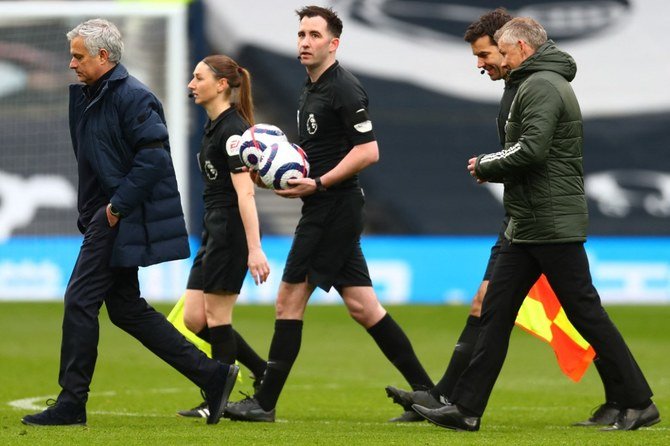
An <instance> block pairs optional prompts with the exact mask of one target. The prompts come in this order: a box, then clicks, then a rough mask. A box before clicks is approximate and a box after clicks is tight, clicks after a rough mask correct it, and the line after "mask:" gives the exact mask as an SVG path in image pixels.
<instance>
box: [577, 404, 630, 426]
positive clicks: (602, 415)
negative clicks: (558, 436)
mask: <svg viewBox="0 0 670 446" xmlns="http://www.w3.org/2000/svg"><path fill="white" fill-rule="evenodd" d="M619 412H621V409H619V408H617V407H614V406H612V405H611V404H607V403H605V404H601V405H600V406H598V407H597V408H596V410H595V411H594V412H593V413H592V414H591V416H590V417H589V419H588V420H584V421H578V422H577V423H574V424H573V426H583V427H589V426H611V425H613V424H614V422H615V421H616V419H617V417H618V416H619Z"/></svg>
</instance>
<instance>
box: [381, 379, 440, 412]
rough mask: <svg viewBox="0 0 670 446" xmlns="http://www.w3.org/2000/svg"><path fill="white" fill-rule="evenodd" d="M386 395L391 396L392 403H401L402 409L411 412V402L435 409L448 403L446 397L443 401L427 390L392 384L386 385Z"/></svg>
mask: <svg viewBox="0 0 670 446" xmlns="http://www.w3.org/2000/svg"><path fill="white" fill-rule="evenodd" d="M386 395H387V396H388V397H389V398H393V402H394V403H396V404H399V405H401V406H402V408H403V409H405V410H406V411H411V412H413V410H412V404H418V405H419V406H423V407H427V408H429V409H437V408H438V407H442V406H444V405H445V404H447V403H448V402H447V401H446V399H444V400H443V401H444V402H442V401H438V400H436V399H435V397H434V396H433V395H431V394H430V392H429V391H427V390H413V391H407V390H402V389H398V388H396V387H393V386H387V387H386ZM440 399H442V398H440ZM422 418H423V417H422Z"/></svg>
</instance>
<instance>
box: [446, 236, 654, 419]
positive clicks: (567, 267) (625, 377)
mask: <svg viewBox="0 0 670 446" xmlns="http://www.w3.org/2000/svg"><path fill="white" fill-rule="evenodd" d="M542 273H544V274H545V275H546V276H547V280H548V281H549V284H550V285H551V287H552V289H553V290H554V292H555V293H556V296H557V297H558V300H559V301H560V302H561V305H562V306H563V310H564V311H565V314H566V315H567V317H568V319H569V320H570V322H571V323H572V325H574V327H575V328H576V329H577V331H579V333H580V334H581V335H582V337H584V339H586V341H588V342H589V343H590V344H591V346H592V347H593V349H594V350H595V352H596V355H597V356H598V359H599V362H600V364H599V367H598V370H599V372H600V374H601V377H602V378H603V382H604V384H605V390H606V394H607V395H606V396H607V399H608V400H609V401H610V402H616V403H618V404H620V405H621V407H622V408H628V407H632V406H636V405H638V404H640V403H643V402H645V401H646V400H648V399H649V398H651V396H652V392H651V389H650V388H649V384H648V383H647V381H646V379H645V377H644V375H643V374H642V371H641V370H640V368H639V367H638V365H637V363H636V362H635V359H634V358H633V355H632V354H631V352H630V350H629V349H628V346H627V345H626V343H625V341H624V339H623V337H622V336H621V334H620V333H619V330H618V329H617V328H616V326H615V325H614V324H613V323H612V321H611V320H610V318H609V316H608V315H607V313H606V312H605V309H604V308H603V307H602V305H601V303H600V296H599V295H598V292H597V291H596V289H595V287H594V286H593V283H592V281H591V273H590V271H589V263H588V259H587V257H586V252H585V250H584V245H583V244H582V243H560V244H541V245H530V244H510V243H509V242H505V243H504V244H503V246H502V248H501V249H500V253H499V255H498V259H497V260H496V263H495V267H494V269H493V275H492V276H491V281H490V282H489V286H488V290H487V292H486V297H485V298H484V303H483V306H482V315H481V331H480V334H479V339H478V340H477V344H476V346H475V351H474V353H473V356H472V360H471V361H470V364H469V366H468V368H467V369H466V370H465V371H464V372H463V374H461V377H460V378H459V380H458V383H457V384H456V388H455V389H454V392H453V393H452V398H451V399H452V402H454V403H456V404H458V405H460V406H462V407H464V408H466V409H468V410H470V411H472V412H473V413H475V414H477V415H479V416H481V415H482V414H483V413H484V410H485V408H486V404H487V403H488V399H489V396H490V395H491V391H492V390H493V385H494V384H495V382H496V379H497V378H498V374H499V373H500V370H501V369H502V366H503V363H504V362H505V357H506V356H507V348H508V346H509V338H510V335H511V331H512V328H513V327H514V321H515V319H516V316H517V313H518V312H519V308H520V307H521V304H522V302H523V300H524V298H525V297H526V295H527V294H528V291H529V290H530V288H531V287H532V286H533V284H534V283H535V282H536V281H537V279H538V278H539V277H540V274H542Z"/></svg>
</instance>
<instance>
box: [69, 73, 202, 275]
mask: <svg viewBox="0 0 670 446" xmlns="http://www.w3.org/2000/svg"><path fill="white" fill-rule="evenodd" d="M83 87H84V85H82V84H76V85H71V86H70V135H71V137H72V144H73V147H74V149H75V153H83V151H85V152H86V157H87V159H89V160H90V163H91V167H92V169H93V171H94V172H95V175H96V178H97V180H98V181H99V183H100V186H101V188H102V190H103V191H104V193H105V194H106V195H107V196H108V198H109V201H110V202H111V203H112V204H113V205H114V207H115V208H116V209H117V210H118V211H119V212H121V214H122V215H123V218H122V219H121V220H120V222H119V232H118V236H117V238H116V242H115V246H114V251H113V253H112V258H111V261H110V266H117V267H132V266H148V265H153V264H156V263H161V262H165V261H169V260H176V259H183V258H186V257H188V256H189V254H190V252H189V247H188V235H187V232H186V225H185V223H184V215H183V211H182V208H181V201H180V197H179V190H178V189H177V179H176V177H175V173H174V167H173V165H172V157H171V156H170V143H169V139H168V132H167V126H166V123H165V116H164V114H163V107H162V105H161V103H160V101H159V100H158V99H157V98H156V97H155V96H154V95H153V93H151V91H150V90H149V89H148V88H147V87H146V86H145V85H144V84H142V83H141V82H140V81H138V80H137V79H135V78H134V77H132V76H130V75H129V74H128V71H127V70H126V68H125V67H124V66H123V65H119V66H118V67H117V68H116V70H115V71H114V73H113V74H112V75H111V77H110V78H109V79H107V80H106V81H104V83H103V85H102V86H101V91H100V94H99V95H98V96H97V97H96V98H95V99H94V100H93V101H92V102H91V103H90V104H89V103H88V102H87V100H86V98H85V96H84V91H83Z"/></svg>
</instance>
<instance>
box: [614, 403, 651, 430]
mask: <svg viewBox="0 0 670 446" xmlns="http://www.w3.org/2000/svg"><path fill="white" fill-rule="evenodd" d="M660 421H661V415H660V414H659V413H658V409H657V408H656V405H655V404H654V403H651V404H650V405H648V406H647V407H646V408H644V409H625V410H622V411H621V412H620V413H619V416H618V417H617V420H616V421H615V422H614V424H613V425H612V426H610V427H606V428H604V429H601V430H603V431H634V430H636V429H639V428H641V427H649V426H653V425H654V424H656V423H659V422H660Z"/></svg>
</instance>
